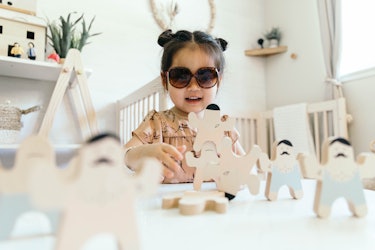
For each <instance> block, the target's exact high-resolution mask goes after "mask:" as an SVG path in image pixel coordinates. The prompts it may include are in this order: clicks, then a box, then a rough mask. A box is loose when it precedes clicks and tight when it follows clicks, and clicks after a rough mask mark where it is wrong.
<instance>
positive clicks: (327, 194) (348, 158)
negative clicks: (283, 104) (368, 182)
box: [301, 137, 375, 218]
mask: <svg viewBox="0 0 375 250" xmlns="http://www.w3.org/2000/svg"><path fill="white" fill-rule="evenodd" d="M322 150H323V152H322V161H321V163H320V165H319V168H318V169H317V170H316V172H315V175H316V176H317V185H316V191H315V199H314V212H315V213H316V214H317V216H318V217H320V218H327V217H328V216H329V215H330V213H331V207H332V204H333V203H334V201H335V200H336V199H338V198H340V197H343V198H345V199H346V201H347V202H348V206H349V210H350V212H351V213H352V214H353V215H354V216H356V217H363V216H365V215H366V214H367V205H366V201H365V197H364V191H363V185H362V179H363V178H372V177H375V165H374V163H375V154H373V153H371V154H365V153H362V154H360V155H359V156H358V158H357V161H355V160H354V150H353V148H352V146H351V144H350V142H349V141H348V140H347V139H345V138H342V137H331V138H329V139H327V140H326V141H325V142H324V144H323V147H322ZM301 162H302V164H306V162H309V161H304V159H302V160H301ZM301 166H302V167H305V168H307V167H308V166H305V165H301Z"/></svg>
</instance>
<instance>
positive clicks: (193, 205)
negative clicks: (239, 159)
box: [162, 190, 228, 215]
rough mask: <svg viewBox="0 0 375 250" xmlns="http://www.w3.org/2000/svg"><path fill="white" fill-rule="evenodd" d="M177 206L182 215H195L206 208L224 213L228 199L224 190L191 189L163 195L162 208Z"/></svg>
mask: <svg viewBox="0 0 375 250" xmlns="http://www.w3.org/2000/svg"><path fill="white" fill-rule="evenodd" d="M177 207H178V208H179V211H180V213H181V214H183V215H196V214H200V213H202V212H204V211H206V210H212V211H215V212H217V213H225V212H226V211H227V207H228V199H227V198H226V197H225V194H224V192H219V191H193V190H191V191H186V192H185V193H183V194H174V195H168V196H165V197H163V202H162V208H163V209H170V208H177Z"/></svg>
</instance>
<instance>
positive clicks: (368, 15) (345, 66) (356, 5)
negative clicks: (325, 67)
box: [339, 0, 375, 78]
mask: <svg viewBox="0 0 375 250" xmlns="http://www.w3.org/2000/svg"><path fill="white" fill-rule="evenodd" d="M341 4H342V16H341V17H342V54H341V62H340V70H339V75H340V78H359V77H361V76H363V75H375V32H374V27H373V26H374V23H375V15H374V9H375V1H373V0H357V1H341Z"/></svg>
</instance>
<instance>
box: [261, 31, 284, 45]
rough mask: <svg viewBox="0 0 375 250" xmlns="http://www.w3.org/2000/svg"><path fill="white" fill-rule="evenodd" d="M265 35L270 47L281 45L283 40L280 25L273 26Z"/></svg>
mask: <svg viewBox="0 0 375 250" xmlns="http://www.w3.org/2000/svg"><path fill="white" fill-rule="evenodd" d="M264 36H265V38H266V39H267V40H268V42H269V47H270V48H275V47H278V46H279V43H280V40H281V31H280V28H279V27H273V28H272V29H271V30H269V31H267V32H266V33H265V34H264Z"/></svg>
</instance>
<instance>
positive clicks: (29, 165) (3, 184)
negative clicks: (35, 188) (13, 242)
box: [0, 136, 60, 240]
mask: <svg viewBox="0 0 375 250" xmlns="http://www.w3.org/2000/svg"><path fill="white" fill-rule="evenodd" d="M38 168H41V169H55V170H57V166H56V158H55V152H54V150H53V147H52V145H51V144H50V142H49V141H48V140H47V139H46V138H45V137H40V136H30V137H28V138H26V139H25V140H24V141H22V143H21V144H20V146H19V148H18V150H17V152H16V158H15V163H14V166H13V167H12V168H9V169H5V168H2V167H1V166H0V240H3V239H7V238H8V237H9V236H10V233H11V232H12V229H13V227H14V225H15V222H16V221H17V218H18V217H19V216H21V215H22V214H23V213H26V212H29V211H35V210H37V211H38V210H39V209H38V207H37V206H35V204H33V202H32V199H31V198H30V196H31V193H30V188H29V179H30V176H31V175H32V173H33V171H34V170H35V169H38ZM46 191H48V189H46ZM44 214H45V215H46V216H47V217H48V219H49V222H50V224H51V229H52V232H51V233H55V230H56V229H57V225H58V221H59V218H60V213H59V210H58V209H53V208H52V209H46V210H44Z"/></svg>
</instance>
